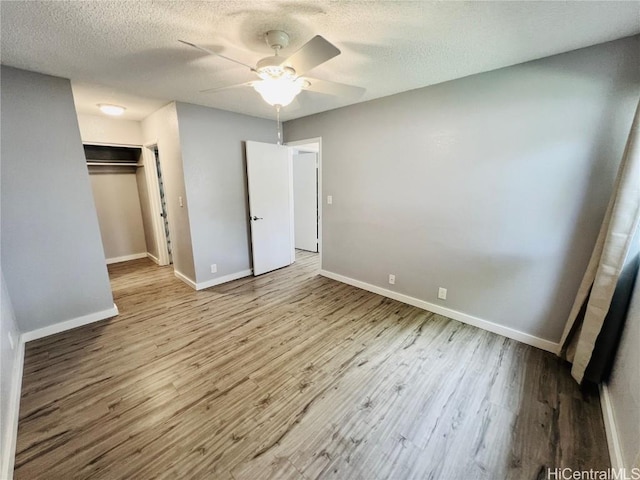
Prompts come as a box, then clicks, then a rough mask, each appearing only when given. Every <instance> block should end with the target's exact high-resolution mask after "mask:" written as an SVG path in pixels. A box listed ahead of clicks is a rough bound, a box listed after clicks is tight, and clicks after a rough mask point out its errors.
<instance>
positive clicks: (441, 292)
mask: <svg viewBox="0 0 640 480" xmlns="http://www.w3.org/2000/svg"><path fill="white" fill-rule="evenodd" d="M438 298H439V299H440V300H446V299H447V289H446V288H442V287H440V288H439V289H438Z"/></svg>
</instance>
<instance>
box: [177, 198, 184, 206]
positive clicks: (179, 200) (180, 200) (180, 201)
mask: <svg viewBox="0 0 640 480" xmlns="http://www.w3.org/2000/svg"><path fill="white" fill-rule="evenodd" d="M178 203H179V204H180V206H181V207H184V202H183V201H182V197H178Z"/></svg>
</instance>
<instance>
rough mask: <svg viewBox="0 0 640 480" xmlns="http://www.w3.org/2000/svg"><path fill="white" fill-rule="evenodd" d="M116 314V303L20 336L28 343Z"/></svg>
mask: <svg viewBox="0 0 640 480" xmlns="http://www.w3.org/2000/svg"><path fill="white" fill-rule="evenodd" d="M116 315H118V307H117V306H116V304H115V303H114V304H113V308H108V309H107V310H102V311H100V312H94V313H90V314H88V315H83V316H82V317H77V318H72V319H71V320H66V321H64V322H60V323H56V324H54V325H49V326H48V327H44V328H38V329H36V330H31V331H30V332H24V333H23V334H22V335H20V338H21V340H22V341H23V342H24V343H26V342H30V341H31V340H37V339H38V338H43V337H48V336H49V335H54V334H56V333H60V332H64V331H66V330H71V329H72V328H76V327H82V326H83V325H87V324H89V323H94V322H98V321H100V320H104V319H105V318H111V317H115V316H116Z"/></svg>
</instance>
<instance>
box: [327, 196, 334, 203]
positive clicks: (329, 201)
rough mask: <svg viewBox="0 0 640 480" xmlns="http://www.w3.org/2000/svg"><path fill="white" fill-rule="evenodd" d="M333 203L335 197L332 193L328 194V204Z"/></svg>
mask: <svg viewBox="0 0 640 480" xmlns="http://www.w3.org/2000/svg"><path fill="white" fill-rule="evenodd" d="M332 203H333V197H332V196H331V195H327V205H331V204H332Z"/></svg>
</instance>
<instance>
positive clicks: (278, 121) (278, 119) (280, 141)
mask: <svg viewBox="0 0 640 480" xmlns="http://www.w3.org/2000/svg"><path fill="white" fill-rule="evenodd" d="M276 123H277V124H278V145H282V125H281V124H280V105H276Z"/></svg>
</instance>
